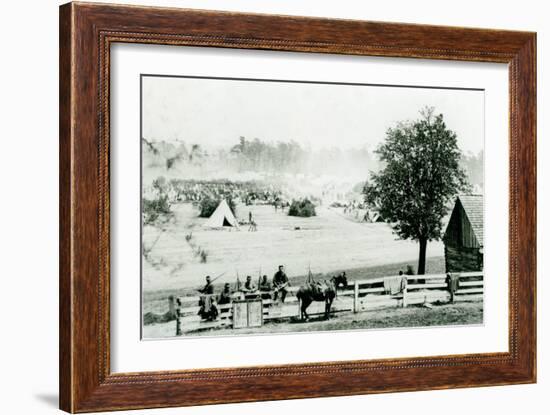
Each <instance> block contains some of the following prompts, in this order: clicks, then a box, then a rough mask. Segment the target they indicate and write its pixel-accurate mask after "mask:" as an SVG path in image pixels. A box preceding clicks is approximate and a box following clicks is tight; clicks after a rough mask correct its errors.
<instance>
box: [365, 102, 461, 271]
mask: <svg viewBox="0 0 550 415" xmlns="http://www.w3.org/2000/svg"><path fill="white" fill-rule="evenodd" d="M420 115H421V117H420V118H419V119H418V120H416V121H414V122H400V123H398V124H397V125H396V126H395V127H394V128H389V129H388V131H387V133H386V139H385V141H384V142H383V143H382V144H380V146H379V147H378V148H377V150H376V153H377V154H378V155H379V157H380V161H381V162H382V163H383V166H384V167H383V169H382V170H380V171H379V172H378V173H372V174H371V179H370V181H368V182H367V183H366V184H365V187H364V189H363V192H364V195H365V201H366V202H367V203H368V204H369V205H370V206H373V207H374V208H375V209H377V210H378V211H379V213H380V214H381V215H382V217H383V218H384V219H385V220H386V221H387V222H389V223H390V224H391V226H392V228H393V230H394V232H395V233H396V234H397V235H398V236H399V237H400V238H402V239H412V240H415V241H418V243H419V246H420V252H419V257H418V274H424V273H425V271H426V247H427V244H428V242H429V241H432V240H437V239H440V238H441V236H442V226H443V224H442V219H443V217H444V216H445V215H446V213H447V211H448V206H449V202H450V201H451V200H452V198H453V197H454V196H456V195H457V194H458V193H460V192H462V191H465V190H467V188H468V184H467V180H466V174H465V172H464V170H463V169H462V168H461V166H460V159H461V155H462V154H461V151H460V149H459V147H458V144H457V139H456V134H455V133H454V132H453V131H451V130H449V129H448V128H447V126H446V125H445V122H444V121H443V115H442V114H439V115H434V108H424V109H423V110H422V111H420Z"/></svg>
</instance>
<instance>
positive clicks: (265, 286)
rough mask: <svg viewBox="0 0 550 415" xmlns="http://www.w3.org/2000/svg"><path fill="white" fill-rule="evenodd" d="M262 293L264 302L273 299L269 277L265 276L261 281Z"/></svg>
mask: <svg viewBox="0 0 550 415" xmlns="http://www.w3.org/2000/svg"><path fill="white" fill-rule="evenodd" d="M259 289H260V292H261V298H262V300H270V299H271V283H270V282H269V280H268V279H267V275H264V276H263V277H262V279H261V280H260V287H259Z"/></svg>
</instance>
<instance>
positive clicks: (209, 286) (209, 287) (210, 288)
mask: <svg viewBox="0 0 550 415" xmlns="http://www.w3.org/2000/svg"><path fill="white" fill-rule="evenodd" d="M198 291H199V292H200V293H202V294H214V286H213V285H212V282H211V280H210V275H207V276H206V284H205V285H204V287H203V288H201V289H199V290H198Z"/></svg>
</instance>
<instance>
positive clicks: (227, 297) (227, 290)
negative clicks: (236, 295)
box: [218, 282, 233, 305]
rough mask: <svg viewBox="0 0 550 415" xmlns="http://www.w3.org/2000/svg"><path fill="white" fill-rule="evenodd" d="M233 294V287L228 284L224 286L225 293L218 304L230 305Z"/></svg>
mask: <svg viewBox="0 0 550 415" xmlns="http://www.w3.org/2000/svg"><path fill="white" fill-rule="evenodd" d="M232 294H233V293H232V292H231V285H230V284H229V283H228V282H226V283H225V285H224V286H223V291H222V292H221V293H220V295H219V297H218V304H220V305H221V304H229V303H231V295H232Z"/></svg>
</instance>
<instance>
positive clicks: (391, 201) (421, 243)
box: [140, 75, 485, 339]
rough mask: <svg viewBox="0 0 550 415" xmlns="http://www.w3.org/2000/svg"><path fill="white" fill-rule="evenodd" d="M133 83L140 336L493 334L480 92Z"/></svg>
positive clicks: (196, 81)
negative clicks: (483, 328)
mask: <svg viewBox="0 0 550 415" xmlns="http://www.w3.org/2000/svg"><path fill="white" fill-rule="evenodd" d="M140 84H141V137H140V139H141V175H142V177H141V183H142V186H141V213H142V214H141V224H140V226H141V235H142V240H141V254H142V255H141V261H142V263H141V286H142V302H141V303H142V310H141V312H142V315H141V321H142V338H144V339H155V338H167V337H170V338H171V337H180V338H185V337H189V336H193V337H196V336H233V335H254V334H278V333H288V332H312V331H332V330H357V329H361V330H367V329H380V328H404V327H407V328H414V327H428V326H452V325H455V326H456V325H458V326H463V325H479V324H482V323H483V240H484V239H483V228H484V210H483V189H484V153H483V151H484V128H485V126H484V111H485V108H484V91H483V90H482V89H465V88H441V87H437V86H407V85H374V84H351V83H328V82H326V83H324V82H307V81H288V80H271V79H269V80H268V79H235V78H211V77H210V78H207V77H191V76H166V75H162V76H161V75H142V76H141V82H140Z"/></svg>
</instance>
